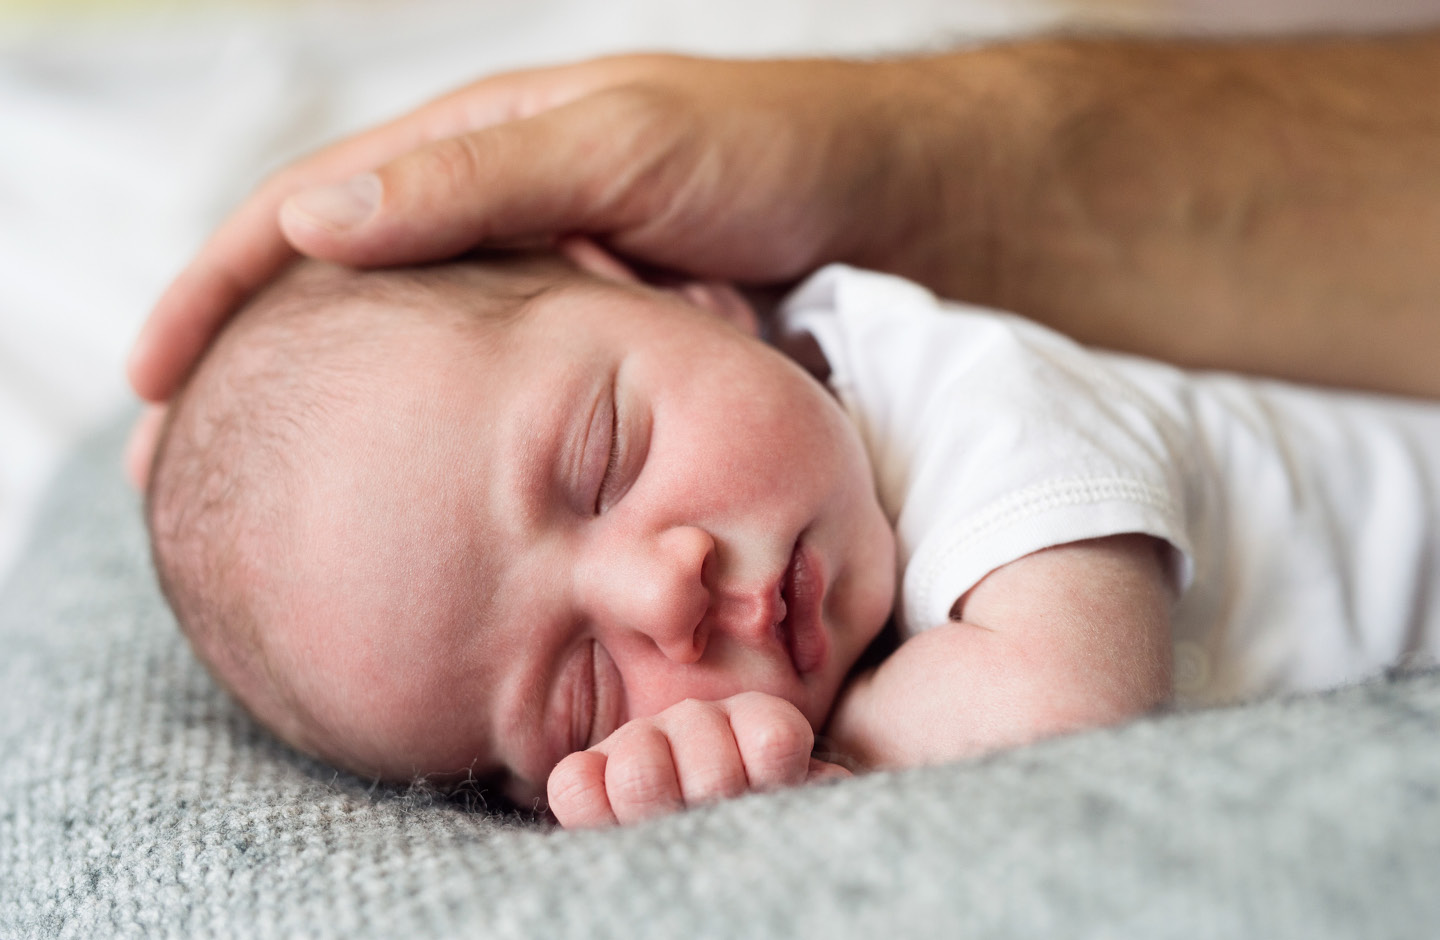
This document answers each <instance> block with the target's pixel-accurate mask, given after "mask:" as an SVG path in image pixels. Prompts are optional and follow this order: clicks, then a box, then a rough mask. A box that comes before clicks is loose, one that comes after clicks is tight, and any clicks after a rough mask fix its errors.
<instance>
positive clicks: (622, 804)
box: [591, 723, 685, 825]
mask: <svg viewBox="0 0 1440 940" xmlns="http://www.w3.org/2000/svg"><path fill="white" fill-rule="evenodd" d="M596 751H600V752H605V753H606V754H607V757H606V761H605V793H606V795H607V796H608V797H609V798H610V810H611V812H613V813H614V815H615V820H616V821H617V822H619V823H621V824H626V825H628V824H629V823H634V822H640V821H641V820H644V819H650V818H652V817H655V816H664V815H665V814H667V813H674V812H677V811H679V810H681V809H684V808H685V801H684V798H683V797H682V796H681V794H680V781H679V780H678V778H677V777H676V774H675V758H674V756H673V755H672V754H671V753H670V741H669V739H668V738H666V736H665V734H664V733H663V732H662V731H661V730H660V729H659V728H656V727H655V726H654V725H652V724H648V723H641V724H636V725H635V726H634V727H631V728H627V729H624V731H623V733H617V734H615V735H612V736H611V737H610V738H608V739H607V740H606V741H604V742H603V743H602V744H600V745H599V746H598V747H596V748H595V749H594V751H592V752H591V753H594V752H596Z"/></svg>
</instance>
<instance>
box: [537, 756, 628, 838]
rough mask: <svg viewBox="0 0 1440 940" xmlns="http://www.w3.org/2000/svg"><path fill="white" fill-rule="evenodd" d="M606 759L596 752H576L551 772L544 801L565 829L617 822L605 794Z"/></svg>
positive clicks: (607, 824)
mask: <svg viewBox="0 0 1440 940" xmlns="http://www.w3.org/2000/svg"><path fill="white" fill-rule="evenodd" d="M606 763H607V758H606V756H605V755H604V754H602V753H599V752H598V751H576V752H574V753H573V754H570V755H568V756H566V757H565V759H564V760H562V761H560V763H558V764H556V765H555V769H554V770H552V771H550V778H549V779H548V780H547V781H546V783H545V798H546V802H548V803H549V804H550V812H551V813H553V814H554V816H555V818H556V820H558V821H559V823H560V825H562V826H564V827H565V828H566V829H579V828H595V827H599V826H613V825H615V823H616V822H617V820H616V818H615V813H614V812H613V811H611V809H610V797H609V796H608V795H607V794H606V792H605V765H606Z"/></svg>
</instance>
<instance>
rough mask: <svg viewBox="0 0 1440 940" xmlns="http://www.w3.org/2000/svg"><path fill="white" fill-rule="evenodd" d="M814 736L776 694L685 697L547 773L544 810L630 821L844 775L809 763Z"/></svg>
mask: <svg viewBox="0 0 1440 940" xmlns="http://www.w3.org/2000/svg"><path fill="white" fill-rule="evenodd" d="M814 744H815V735H814V732H813V731H812V730H811V728H810V723H809V722H808V721H806V720H805V716H804V715H802V714H800V710H799V709H797V708H796V707H795V706H794V705H792V704H790V703H789V702H787V701H785V700H784V699H782V698H777V697H775V696H773V695H766V694H764V693H762V692H742V693H740V694H739V695H732V696H731V697H730V698H727V699H722V700H720V701H718V702H702V701H698V700H696V699H686V700H685V701H683V702H678V703H676V704H674V705H672V706H670V707H669V708H667V709H665V710H664V711H662V712H660V713H659V714H656V715H651V716H649V717H647V718H637V719H635V720H634V721H630V722H627V723H626V724H625V725H623V726H621V727H620V728H618V729H617V730H616V731H615V733H614V734H612V735H610V737H608V738H606V739H605V740H604V741H601V742H600V743H599V744H597V745H595V746H594V747H593V748H591V749H590V750H588V751H577V752H575V753H574V754H571V755H570V756H568V757H566V758H565V759H564V760H562V761H561V762H560V763H559V764H557V765H556V766H555V769H554V770H553V771H551V773H550V780H549V783H548V786H547V791H548V797H549V801H550V811H551V812H552V813H554V814H555V818H556V819H558V820H559V821H560V824H561V825H563V826H566V827H567V828H573V827H577V826H604V825H611V824H614V823H631V822H637V821H639V820H642V819H648V818H650V817H652V816H660V815H663V814H665V813H673V812H675V811H677V810H680V809H683V808H685V807H687V806H696V805H699V804H701V803H709V802H713V801H715V800H723V799H728V798H730V797H734V796H739V795H740V794H741V793H745V792H747V791H751V790H756V791H759V790H773V789H776V788H779V787H789V786H796V785H798V784H801V783H804V782H805V781H807V780H810V779H817V778H821V777H832V776H845V775H847V772H846V771H844V770H843V769H841V768H839V767H835V766H834V765H831V764H825V763H823V762H821V761H817V760H814V759H812V758H811V757H810V750H811V748H812V747H813V746H814Z"/></svg>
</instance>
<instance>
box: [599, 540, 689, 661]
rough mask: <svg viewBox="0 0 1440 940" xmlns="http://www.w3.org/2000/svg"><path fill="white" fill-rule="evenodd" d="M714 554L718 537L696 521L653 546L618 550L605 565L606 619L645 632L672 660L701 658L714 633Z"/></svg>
mask: <svg viewBox="0 0 1440 940" xmlns="http://www.w3.org/2000/svg"><path fill="white" fill-rule="evenodd" d="M714 554H715V542H714V540H713V539H712V538H711V537H710V535H709V534H708V533H707V532H705V531H704V530H703V529H700V528H697V527H694V526H677V527H675V528H672V529H670V530H668V531H666V532H663V533H661V534H660V535H659V536H658V537H657V538H655V539H654V540H653V542H651V543H650V545H648V546H637V547H636V549H635V550H632V551H630V552H620V553H617V554H616V555H615V556H614V557H612V558H610V559H609V561H610V562H611V563H610V564H607V565H604V566H603V567H604V568H605V569H607V571H608V576H607V578H606V580H607V582H608V583H607V584H606V585H605V589H604V591H603V594H604V597H605V603H604V607H605V608H606V609H605V611H604V612H603V613H604V614H605V615H606V619H608V620H609V621H610V622H611V623H612V624H613V626H614V627H615V628H617V629H622V630H630V631H635V632H638V633H641V634H643V635H645V636H646V637H648V638H649V639H650V640H651V641H652V642H653V643H654V644H655V646H656V647H657V648H658V649H659V650H660V652H661V653H662V654H664V656H665V657H666V658H667V659H670V660H673V661H674V662H677V663H693V662H696V661H698V660H699V659H700V657H701V656H703V655H704V654H705V645H706V642H707V640H708V637H709V633H710V626H709V620H710V618H709V617H707V612H708V611H709V609H710V605H711V592H710V589H709V587H708V586H707V585H706V577H707V569H708V567H709V566H710V565H711V564H712V561H713V559H714Z"/></svg>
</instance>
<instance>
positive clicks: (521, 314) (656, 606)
mask: <svg viewBox="0 0 1440 940" xmlns="http://www.w3.org/2000/svg"><path fill="white" fill-rule="evenodd" d="M575 254H576V257H578V259H579V264H578V265H577V264H576V263H574V262H572V261H567V260H564V259H560V258H558V257H550V256H524V257H514V258H509V259H501V260H492V261H486V262H473V263H459V264H454V265H447V266H442V267H434V268H424V269H415V270H405V271H379V272H363V273H362V272H354V271H349V270H345V269H341V268H336V267H329V266H322V265H316V264H309V263H307V264H303V265H300V266H297V267H296V268H295V269H293V270H292V271H291V272H289V273H288V274H287V275H286V276H285V277H284V278H282V279H281V280H280V281H279V282H277V283H276V284H275V285H273V286H272V287H271V288H269V289H268V290H267V291H266V292H265V293H263V294H262V295H261V296H260V297H258V298H257V299H256V300H255V301H254V302H253V303H251V304H250V305H249V307H248V308H247V309H246V310H244V311H242V312H241V313H240V314H239V315H238V316H237V317H236V318H235V320H234V321H233V322H232V323H231V325H230V326H229V327H228V328H227V329H226V331H225V332H224V333H223V334H222V336H221V337H220V338H219V339H218V340H217V341H216V343H215V345H214V347H213V348H212V349H211V351H210V352H209V353H208V355H207V356H206V358H205V360H204V361H203V362H202V364H201V365H200V367H199V369H198V370H197V371H196V373H195V375H194V376H193V377H192V378H191V379H190V381H189V383H188V385H187V386H186V388H185V389H184V391H183V392H182V393H181V395H180V396H179V397H178V398H177V400H176V401H175V403H174V405H173V407H172V409H171V413H170V417H169V419H168V421H167V423H166V426H165V429H164V431H163V432H162V436H161V440H160V444H159V446H158V448H157V450H156V455H155V459H154V462H153V469H152V471H151V475H150V484H149V490H148V506H147V515H148V519H149V523H150V528H151V534H152V540H153V548H154V556H155V562H156V567H157V570H158V572H159V575H160V580H161V584H162V586H163V587H164V590H165V593H166V595H167V597H168V598H169V600H170V603H171V605H172V606H173V608H174V610H175V612H176V615H177V617H178V619H179V621H180V623H181V625H182V628H183V629H184V630H185V632H186V634H187V636H188V637H189V638H190V640H191V642H192V644H193V645H194V647H195V649H196V651H197V653H198V654H199V656H200V658H201V659H202V660H203V661H204V662H205V663H206V664H207V665H208V667H209V668H210V669H211V671H212V672H213V673H214V674H215V675H216V677H217V678H218V679H219V680H220V681H221V682H222V683H223V684H224V685H226V686H227V687H228V688H229V689H230V690H231V691H232V692H233V693H234V694H235V695H236V697H237V698H239V699H240V701H241V702H243V703H244V704H245V705H246V706H247V707H248V708H249V709H250V710H251V712H252V713H253V714H254V715H255V716H256V717H257V718H259V719H260V721H261V722H262V723H264V724H266V725H268V726H269V727H270V728H272V729H273V730H274V731H275V732H276V733H278V734H279V735H280V736H281V737H282V738H284V739H285V740H287V741H289V742H290V743H291V744H293V745H295V746H297V747H298V748H300V749H302V750H305V751H308V752H310V753H313V754H316V755H318V756H320V757H323V758H325V759H328V760H330V761H332V762H334V763H337V764H339V765H342V766H344V767H347V768H349V769H352V770H355V771H357V772H359V773H362V774H366V775H373V776H378V777H383V778H386V779H392V780H406V779H410V778H412V777H414V776H417V775H433V776H437V777H441V778H445V777H451V776H460V775H466V774H475V775H488V774H491V773H499V774H503V775H505V776H507V777H508V778H509V780H510V792H512V793H513V794H515V795H517V796H524V797H528V796H530V795H536V794H540V793H543V788H544V782H545V778H546V776H547V775H548V774H549V771H550V769H551V768H552V767H553V766H554V765H555V763H556V762H557V761H558V760H559V759H560V758H561V757H563V756H564V755H565V754H567V753H569V752H570V751H572V750H575V749H578V748H583V747H586V746H588V745H590V744H593V743H595V742H597V741H599V740H600V739H601V738H603V737H605V736H606V735H608V734H609V733H610V732H611V731H613V730H614V729H615V728H616V727H617V726H618V725H619V724H621V723H623V722H624V721H626V720H627V719H629V718H633V717H640V716H643V715H648V714H653V713H655V712H658V711H660V710H662V709H664V708H666V707H668V706H669V705H671V704H674V703H675V702H678V701H680V700H682V699H685V698H701V699H719V698H723V697H726V696H729V695H732V694H735V693H737V692H741V691H746V690H759V691H764V692H769V693H772V694H775V695H779V696H781V697H783V698H786V699H788V700H790V701H791V702H793V703H794V704H795V705H796V706H798V707H799V708H800V710H801V711H802V712H803V713H804V714H805V715H806V717H807V718H808V719H809V720H810V722H811V724H812V725H814V726H816V727H819V726H821V725H822V724H823V722H824V720H825V718H826V716H827V715H828V713H829V710H830V707H831V705H832V703H833V701H834V699H835V696H836V693H837V692H838V690H839V688H840V685H841V682H842V680H843V679H844V678H845V675H846V673H847V672H848V670H849V668H850V667H851V665H852V664H853V663H854V662H855V660H856V659H857V657H858V656H859V655H860V653H861V652H862V651H863V650H864V648H865V647H866V646H867V645H868V644H869V642H870V641H871V639H873V638H874V636H875V635H876V634H877V633H878V631H879V629H880V627H881V625H882V624H883V622H884V621H885V619H886V617H887V616H888V614H889V612H890V606H891V602H892V599H893V593H894V577H895V574H894V544H893V538H892V534H891V532H890V528H889V526H888V524H887V522H886V519H885V517H884V515H883V513H882V511H881V509H880V508H879V505H878V503H877V501H876V496H875V492H874V485H873V480H872V476H871V472H870V469H869V464H868V462H867V460H866V457H865V454H864V451H863V449H862V447H861V444H860V441H859V438H858V436H857V434H856V432H855V430H854V429H853V427H852V426H851V424H850V423H849V422H848V420H847V419H846V418H845V416H844V414H843V412H842V411H841V410H840V408H839V407H838V405H837V403H836V402H835V401H834V400H833V399H832V398H831V397H830V395H829V394H828V393H827V392H826V391H825V389H824V388H823V387H822V386H821V385H820V384H819V383H818V382H817V381H815V379H813V378H812V377H811V376H809V375H807V374H806V373H805V372H803V371H802V370H801V369H800V368H798V367H797V366H796V365H795V364H794V363H793V362H791V361H790V360H788V359H786V358H785V357H783V356H782V355H780V354H779V353H778V352H776V351H775V350H773V349H771V348H770V347H768V346H765V345H764V344H762V343H761V342H760V341H759V340H758V339H757V338H756V337H755V336H754V317H753V314H751V313H750V312H749V308H748V307H746V306H744V304H743V302H742V301H740V300H739V298H738V295H735V294H733V292H728V291H726V290H724V289H723V288H720V287H718V286H715V285H710V286H691V287H687V288H682V289H678V290H666V291H662V290H657V289H654V288H651V287H648V286H646V285H643V284H640V283H638V282H637V281H635V280H634V279H633V278H631V277H630V276H628V273H627V272H625V271H624V269H623V268H620V267H619V266H617V265H615V264H614V263H613V261H610V260H609V259H606V258H605V257H604V256H601V255H599V254H598V253H596V252H594V251H593V250H589V251H587V250H582V251H578V252H576V253H575Z"/></svg>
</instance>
